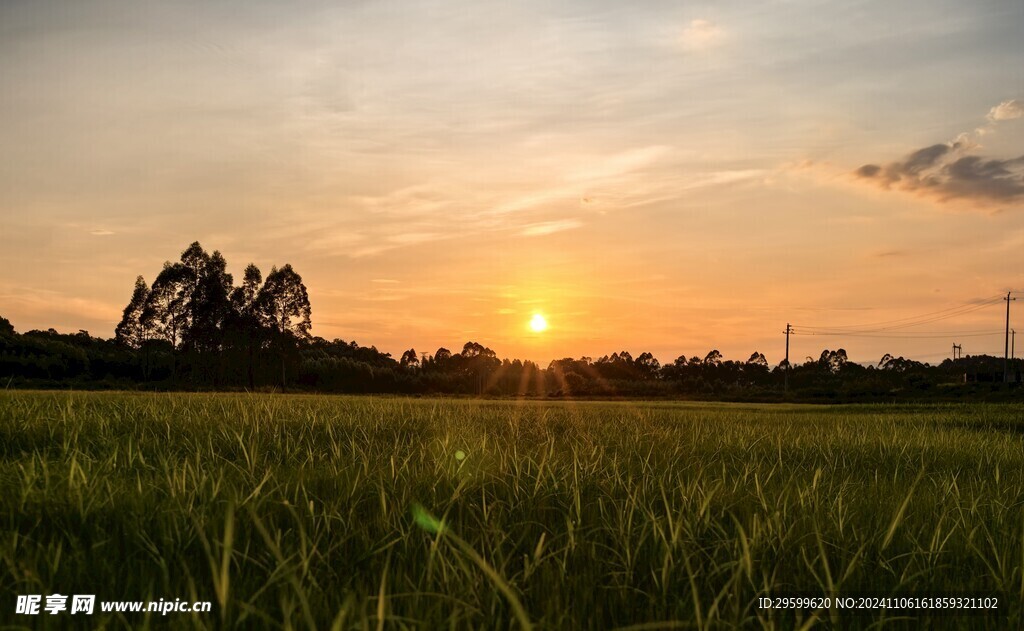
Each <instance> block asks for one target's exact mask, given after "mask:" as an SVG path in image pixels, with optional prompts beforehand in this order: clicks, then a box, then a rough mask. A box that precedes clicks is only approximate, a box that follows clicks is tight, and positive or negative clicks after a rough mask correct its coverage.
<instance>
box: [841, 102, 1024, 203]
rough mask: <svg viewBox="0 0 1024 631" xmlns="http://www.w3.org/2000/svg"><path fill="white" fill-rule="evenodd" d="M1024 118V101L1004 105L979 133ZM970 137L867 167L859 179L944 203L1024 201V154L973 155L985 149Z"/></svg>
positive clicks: (859, 172)
mask: <svg viewBox="0 0 1024 631" xmlns="http://www.w3.org/2000/svg"><path fill="white" fill-rule="evenodd" d="M1021 116H1024V103H1022V102H1021V101H1018V100H1010V101H1003V102H1002V103H1000V104H999V105H997V106H995V107H993V108H992V109H991V110H990V111H989V113H988V119H989V121H990V125H989V126H988V127H987V128H981V129H978V130H976V132H977V133H978V135H982V132H983V130H984V133H993V132H994V131H995V122H996V121H1004V120H1011V119H1014V118H1020V117H1021ZM980 148H981V145H980V144H978V143H977V142H975V141H974V140H973V139H972V138H971V135H970V134H960V135H959V136H957V138H956V140H954V141H952V142H948V143H938V144H934V145H931V146H928V147H923V148H921V149H918V150H916V151H914V152H912V153H910V154H909V155H907V156H906V157H905V158H904V159H903V160H899V161H895V162H890V163H888V164H884V165H882V164H865V165H863V166H861V167H860V168H858V169H857V170H856V171H854V173H853V174H854V176H855V177H856V178H857V179H859V180H862V181H865V182H868V183H871V184H874V185H876V186H879V187H881V188H883V189H885V190H891V189H893V188H896V189H899V190H903V191H909V192H912V193H915V194H919V195H923V196H927V197H931V198H933V199H936V200H938V201H940V202H945V201H949V200H953V199H961V200H969V201H974V202H977V203H988V204H992V203H997V204H1005V203H1008V202H1009V203H1013V202H1018V201H1024V156H1020V157H1016V158H1006V159H1000V158H987V157H983V156H979V155H972V153H971V152H973V151H975V150H977V149H980Z"/></svg>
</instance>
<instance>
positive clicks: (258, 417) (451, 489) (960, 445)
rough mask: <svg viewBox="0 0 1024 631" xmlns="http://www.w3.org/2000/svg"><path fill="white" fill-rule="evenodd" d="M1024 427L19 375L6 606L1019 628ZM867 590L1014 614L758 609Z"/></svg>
mask: <svg viewBox="0 0 1024 631" xmlns="http://www.w3.org/2000/svg"><path fill="white" fill-rule="evenodd" d="M1022 429H1024V426H1022V425H1021V419H1020V413H1019V408H1018V407H1017V406H1010V405H996V404H942V405H936V404H920V405H896V406H884V405H872V406H865V407H858V406H835V407H829V408H823V407H820V406H813V407H812V406H795V405H773V406H761V405H749V404H745V405H735V404H731V405H730V404H718V403H716V404H693V403H677V402H653V403H652V402H608V401H602V402H579V401H522V400H519V401H486V400H480V399H465V400H452V399H448V400H438V399H411V398H407V397H406V398H391V397H374V398H355V397H347V398H344V399H339V398H336V397H330V396H301V397H300V396H290V395H286V396H267V395H259V394H256V395H252V394H177V393H175V394H159V393H77V392H76V393H64V392H59V393H40V392H3V391H0V533H2V534H0V542H2V545H0V584H2V585H3V591H4V593H5V594H8V595H10V596H9V598H10V600H8V601H7V602H5V603H4V604H3V606H4V607H6V608H12V607H13V606H14V596H13V595H14V594H39V593H42V594H51V593H61V594H69V593H70V594H76V593H79V594H82V593H86V594H92V593H95V594H97V597H98V598H99V599H102V600H131V601H134V600H140V599H156V598H167V599H172V600H173V599H175V598H182V599H187V600H190V601H192V600H210V601H213V610H212V612H211V613H210V614H171V615H168V616H167V617H164V618H161V617H159V616H151V617H150V618H149V619H146V618H145V616H144V615H142V614H136V615H132V614H119V615H117V616H113V615H110V614H106V615H104V614H100V613H97V614H96V615H94V616H92V617H87V618H82V617H80V616H79V617H78V622H79V624H80V625H81V628H86V627H88V628H193V629H261V628H267V629H314V628H320V629H328V628H331V629H381V628H385V629H391V628H407V629H522V628H529V627H531V626H532V627H533V628H536V629H614V628H618V627H622V628H635V629H676V628H689V629H732V628H765V629H798V628H799V629H808V628H829V629H836V628H851V629H865V628H884V629H889V628H896V629H904V628H906V629H916V628H925V629H928V628H942V629H950V628H953V629H981V628H1004V629H1014V628H1016V629H1019V628H1021V625H1022V622H1024V620H1022V613H1024V609H1022V607H1024V605H1022V602H1024V601H1022V598H1021V593H1022V590H1024V588H1022V585H1024V575H1022V573H1021V572H1022V566H1021V559H1022V558H1024V522H1022V520H1021V513H1020V507H1021V505H1022V502H1024V452H1022V451H1021V441H1020V432H1021V431H1022ZM856 594H874V595H880V596H886V597H891V598H897V597H900V596H916V597H926V596H944V595H945V596H952V595H971V594H973V595H981V596H985V597H990V598H991V597H995V598H998V599H999V602H998V605H999V608H998V609H997V610H996V611H995V612H988V613H987V614H986V613H983V612H978V611H975V612H973V613H972V614H971V615H965V614H964V612H962V611H961V612H957V614H959V615H957V614H954V615H952V616H950V617H945V618H941V619H938V620H932V624H930V625H929V624H927V621H924V620H920V619H919V618H920V617H921V616H928V615H929V613H931V612H921V611H918V612H912V615H911V617H910V618H909V619H903V620H902V621H900V620H899V619H898V618H899V615H898V614H897V613H895V612H891V611H890V612H888V613H883V612H880V611H878V610H875V611H862V612H860V613H851V612H849V611H841V612H840V611H834V610H833V611H829V610H821V611H816V612H814V613H813V614H812V613H811V612H810V611H804V612H802V613H801V614H799V615H797V614H794V613H792V612H784V611H779V610H775V611H766V610H762V609H759V608H758V600H757V599H758V598H760V597H764V596H793V595H805V596H826V595H842V596H853V595H856ZM5 598H6V597H5ZM4 611H5V613H6V612H10V611H11V609H4ZM8 616H9V617H8V620H10V621H11V622H17V623H21V624H26V625H29V624H31V625H35V624H37V623H38V625H40V628H55V629H56V628H68V626H69V625H70V624H71V623H72V622H74V621H76V618H75V617H71V616H68V615H67V614H63V615H59V616H49V615H41V616H38V617H37V618H36V619H32V618H29V617H24V616H23V617H21V619H20V620H18V619H12V617H10V614H8ZM13 618H17V617H16V616H15V617H13ZM883 618H885V620H883ZM815 620H817V621H818V622H819V624H817V625H814V621H815ZM940 623H941V624H940ZM629 625H637V626H635V627H629Z"/></svg>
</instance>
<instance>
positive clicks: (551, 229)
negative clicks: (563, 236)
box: [519, 219, 583, 237]
mask: <svg viewBox="0 0 1024 631" xmlns="http://www.w3.org/2000/svg"><path fill="white" fill-rule="evenodd" d="M582 225H583V222H582V221H580V220H578V219H560V220H558V221H543V222H540V223H534V224H530V225H528V226H526V227H525V228H523V230H522V232H520V233H519V234H521V235H522V236H524V237H539V236H543V235H547V234H554V233H556V232H562V231H563V230H572V229H573V228H579V227H580V226H582Z"/></svg>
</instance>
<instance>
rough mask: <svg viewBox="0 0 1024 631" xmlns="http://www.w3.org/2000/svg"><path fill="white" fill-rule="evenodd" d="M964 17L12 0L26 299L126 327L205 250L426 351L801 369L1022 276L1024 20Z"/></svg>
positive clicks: (50, 310)
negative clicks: (704, 359) (132, 313)
mask: <svg viewBox="0 0 1024 631" xmlns="http://www.w3.org/2000/svg"><path fill="white" fill-rule="evenodd" d="M939 4H941V5H942V6H939V5H937V4H936V3H934V2H923V1H918V2H909V3H901V4H900V6H899V7H897V8H893V7H892V6H890V5H889V4H888V3H882V2H867V3H857V4H856V5H855V6H845V4H844V5H842V6H821V5H819V4H816V3H810V2H792V3H786V5H785V6H782V5H779V6H775V5H771V6H768V5H765V6H763V7H760V8H750V7H744V6H739V5H737V6H732V5H721V4H720V3H715V4H712V3H707V4H700V3H696V4H688V5H686V6H677V5H676V4H671V3H659V2H654V3H649V4H645V5H644V6H643V7H631V6H625V5H622V4H621V3H611V2H607V3H604V2H587V3H582V2H581V3H573V2H570V3H566V4H559V6H557V7H552V6H549V3H539V2H523V3H504V4H492V3H486V2H485V3H480V2H473V3H469V2H466V3H462V2H445V3H440V2H398V1H395V2H380V3H367V4H359V5H351V6H340V7H339V6H333V3H324V4H320V3H311V4H310V5H308V7H307V10H304V11H302V12H295V11H289V10H286V9H285V8H284V7H276V6H273V5H272V4H267V5H264V4H256V3H238V5H237V6H234V7H232V6H231V4H230V3H225V4H224V5H217V6H209V5H208V4H206V3H195V4H188V3H184V4H180V5H174V6H153V5H144V6H142V5H136V4H134V3H132V4H126V3H121V2H116V1H113V0H110V1H103V2H91V1H90V2H68V3H47V4H46V5H45V6H42V5H41V4H40V3H4V4H3V5H0V85H2V87H3V89H2V90H0V146H3V147H4V148H5V151H4V152H3V157H2V158H0V314H2V315H4V316H5V317H7V318H9V319H10V320H11V321H12V322H13V323H14V325H15V327H16V328H17V329H18V330H20V331H24V330H27V329H31V328H47V327H51V326H52V327H55V328H57V329H58V330H65V331H75V330H78V329H80V328H83V329H88V330H89V331H90V332H92V333H93V334H98V335H104V336H107V335H111V334H112V332H113V327H114V325H115V324H116V322H117V320H118V319H119V317H120V311H121V309H122V308H123V306H124V304H125V303H126V301H127V300H128V298H129V296H130V294H131V290H132V285H133V282H134V278H135V276H136V275H137V274H143V275H144V276H145V277H146V279H147V280H148V281H152V280H153V278H154V276H155V275H156V273H157V272H158V271H159V269H160V266H161V265H162V263H163V262H164V261H165V260H168V259H175V258H177V256H178V255H179V254H180V252H181V250H183V249H184V248H185V247H186V246H187V245H188V244H189V243H190V242H192V241H194V240H199V241H200V242H201V243H202V244H203V246H204V247H206V248H207V249H209V250H214V249H219V250H220V251H221V252H222V253H223V254H224V255H225V257H226V258H227V260H228V263H229V268H230V271H232V272H233V273H234V274H235V275H236V278H237V277H240V275H241V272H242V270H243V269H244V266H245V265H246V264H247V263H248V262H250V261H252V262H255V263H257V264H258V265H259V266H261V267H262V268H263V269H264V272H266V271H268V270H269V268H270V266H271V265H273V264H283V263H286V262H287V263H291V264H292V265H293V266H294V267H295V268H296V270H297V271H298V272H299V273H300V274H302V276H303V278H304V280H305V282H306V285H307V286H308V288H309V293H310V298H311V301H312V304H313V323H314V333H315V334H317V335H321V336H324V337H328V338H334V337H340V338H343V339H345V340H352V339H355V340H357V341H358V342H359V343H361V344H366V345H370V344H372V345H376V346H377V347H378V348H380V349H382V350H385V351H388V352H391V353H393V354H394V355H395V356H398V355H399V354H400V353H401V352H402V351H403V350H405V349H407V348H410V347H414V348H416V349H417V350H418V351H429V352H433V351H434V350H436V349H437V348H438V347H440V346H445V347H447V348H450V349H452V350H458V349H460V348H461V346H462V344H463V343H464V342H466V341H467V340H474V341H478V342H480V343H483V344H486V345H488V346H490V347H492V348H494V349H495V350H496V351H497V352H498V354H499V355H500V356H507V357H521V358H529V359H534V360H537V361H541V362H546V361H547V360H549V359H551V358H556V357H564V356H574V357H579V356H581V355H587V356H592V357H597V356H601V355H604V354H608V353H611V352H613V351H618V350H622V349H627V350H629V351H631V352H633V354H634V355H637V354H639V353H640V352H642V351H652V352H654V354H655V355H656V356H657V357H658V358H659V359H661V360H662V361H671V360H672V359H673V358H674V357H676V356H678V355H680V354H685V355H687V356H690V355H693V354H700V355H704V354H705V353H707V352H708V351H709V350H711V349H712V348H717V349H719V350H721V351H722V352H723V353H724V354H725V356H726V357H727V358H733V359H746V357H747V356H749V355H750V353H751V352H752V351H755V350H758V351H761V352H763V353H765V354H766V355H767V357H768V359H769V361H771V362H772V363H775V362H777V361H779V360H780V359H781V358H782V353H783V349H784V345H783V344H784V338H783V336H782V335H781V332H782V330H783V328H784V327H785V325H786V323H787V322H792V323H794V324H796V325H804V326H820V327H839V326H857V325H869V324H871V323H875V322H879V321H889V320H893V319H897V318H906V317H910V316H915V315H917V314H922V313H929V312H934V311H937V310H942V309H947V308H952V307H956V306H957V305H961V304H965V303H970V302H971V301H976V300H980V299H985V298H989V297H992V296H995V295H997V294H1000V293H1005V292H1006V291H1008V290H1014V289H1021V290H1024V266H1022V264H1021V258H1020V253H1021V252H1022V251H1024V248H1022V246H1024V214H1022V213H1024V175H1022V170H1024V161H1021V160H1019V159H1018V157H1019V156H1021V155H1022V154H1024V75H1022V74H1021V72H1020V67H1021V65H1020V60H1021V59H1024V42H1022V38H1020V37H1019V34H1020V32H1021V31H1022V30H1024V7H1022V5H1020V4H1019V3H1018V2H994V3H986V4H985V6H984V7H976V6H968V5H963V4H962V3H952V2H950V3H948V6H946V4H945V3H939ZM882 14H885V15H887V16H888V17H889V19H888V20H887V21H886V22H885V23H881V22H879V20H878V19H877V16H878V15H882ZM936 147H938V149H936ZM921 150H924V151H921ZM865 165H874V166H872V167H871V168H868V167H866V166H865ZM862 167H865V168H863V169H862ZM1017 304H1018V305H1021V306H1022V307H1024V305H1022V303H1017ZM535 312H540V313H543V314H544V315H545V316H547V318H548V320H549V323H550V328H549V330H548V331H546V332H544V333H542V334H535V333H531V332H530V331H529V328H528V322H529V320H530V318H531V316H532V315H533V314H534V313H535ZM1004 313H1005V312H1004V311H1003V308H1002V306H1001V305H1000V304H995V303H993V305H992V306H991V307H986V308H982V309H978V310H974V311H970V312H969V313H964V314H962V315H959V316H957V317H951V318H949V319H945V320H941V321H936V322H932V323H926V324H923V325H921V326H918V327H911V328H907V329H900V330H899V332H898V333H897V332H885V333H884V335H885V336H886V337H880V338H879V337H866V336H864V335H857V336H841V337H811V336H806V335H805V336H797V337H795V338H794V339H793V356H794V357H795V358H796V359H802V358H803V357H804V356H806V355H814V356H817V355H818V354H819V353H820V352H821V349H822V348H826V347H828V348H835V347H839V346H842V347H844V348H846V349H847V350H848V351H849V354H850V356H851V357H852V358H853V359H855V360H858V361H877V360H878V358H879V357H880V356H881V355H882V353H884V352H892V353H894V354H902V355H907V356H910V357H914V358H918V359H922V360H925V361H941V359H942V358H943V357H944V356H947V355H948V352H949V348H950V345H951V344H952V343H953V342H954V341H955V342H960V343H962V344H963V348H964V352H965V354H975V353H983V352H987V353H998V354H1001V352H1002V343H1003V340H1002V335H1001V333H999V332H1000V331H1001V330H1002V327H1003V316H1004ZM1014 321H1015V322H1018V323H1022V324H1024V321H1022V320H1020V319H1019V317H1016V316H1015V320H1014ZM863 328H864V327H862V329H863ZM867 328H870V327H867ZM1020 328H1022V330H1024V326H1022V327H1020ZM804 330H805V331H806V330H807V329H804ZM926 335H934V337H925V336H926Z"/></svg>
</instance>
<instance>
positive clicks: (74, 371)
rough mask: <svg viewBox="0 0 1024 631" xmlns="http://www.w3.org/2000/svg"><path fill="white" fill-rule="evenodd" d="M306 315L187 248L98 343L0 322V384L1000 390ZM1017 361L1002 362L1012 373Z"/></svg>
mask: <svg viewBox="0 0 1024 631" xmlns="http://www.w3.org/2000/svg"><path fill="white" fill-rule="evenodd" d="M311 318H312V308H311V305H310V301H309V295H308V292H307V290H306V287H305V285H304V284H303V282H302V277H301V276H300V275H299V274H298V272H296V271H295V270H294V269H293V268H292V266H291V265H287V264H286V265H283V266H281V267H274V268H272V269H271V271H270V273H269V274H267V276H266V278H264V277H263V274H262V272H261V271H260V269H259V268H258V267H257V266H256V265H254V264H249V265H248V266H247V267H246V268H245V272H244V274H243V277H242V282H241V283H240V284H239V285H237V286H236V285H235V284H234V278H233V276H232V275H231V274H230V273H228V272H227V262H226V261H225V259H224V257H223V256H222V255H221V254H220V252H217V251H214V252H213V253H208V252H206V251H205V250H204V249H203V248H202V246H201V245H200V244H199V243H198V242H196V243H193V244H191V245H190V246H189V247H188V248H186V249H185V251H184V252H182V254H181V257H180V259H179V260H178V261H176V262H173V263H172V262H169V261H168V262H167V263H165V264H164V266H163V269H162V270H161V271H160V272H159V273H158V274H157V276H156V277H155V278H154V280H153V282H152V284H151V285H150V284H147V282H146V280H145V279H144V277H142V276H139V277H138V278H137V279H136V281H135V287H134V290H133V291H132V294H131V298H130V299H129V301H128V304H127V306H126V307H125V308H124V311H123V314H122V317H121V321H120V322H119V324H118V325H117V328H116V329H115V335H114V337H113V338H112V339H103V338H98V337H93V336H91V335H89V334H88V332H86V331H79V332H78V333H74V334H62V333H58V332H56V331H54V330H53V329H49V330H47V331H29V332H26V333H24V334H18V333H17V332H15V331H14V327H13V326H11V324H10V322H9V321H7V320H6V319H4V318H2V317H0V379H3V382H4V384H6V385H7V386H8V387H9V386H12V385H13V386H16V387H21V386H24V387H66V386H71V387H82V388H96V387H109V388H145V389H166V390H180V389H195V390H242V389H245V390H269V389H274V390H300V391H315V392H349V393H406V394H466V395H493V396H528V397H574V396H585V397H606V396H607V397H695V398H721V399H734V400H782V399H790V398H796V399H806V400H832V401H837V400H882V399H890V398H893V397H901V398H906V397H910V398H936V397H938V398H950V397H953V398H955V397H961V396H971V395H978V394H982V395H985V396H991V395H992V393H993V392H1002V391H1003V390H1006V389H1004V388H1002V387H1001V385H1000V384H999V382H1001V380H1002V367H1003V364H1002V361H1003V360H1002V358H995V357H989V356H984V355H982V356H974V357H965V358H961V359H957V360H956V361H953V360H949V359H947V360H945V361H944V362H942V363H941V364H939V365H937V366H931V365H928V364H924V363H921V362H917V361H914V360H910V359H906V358H903V357H894V356H892V355H888V354H886V355H885V356H883V357H882V358H881V360H880V361H879V362H878V364H877V365H871V366H863V365H860V364H857V363H854V362H851V361H849V358H848V357H847V353H846V351H845V350H844V349H841V348H840V349H836V350H829V349H826V350H824V351H822V353H821V355H820V356H819V357H817V358H811V357H808V358H807V360H806V361H804V362H802V363H800V364H792V365H787V364H786V363H785V362H782V363H780V364H778V365H776V366H774V367H773V366H771V365H770V364H769V362H768V361H767V359H766V358H765V356H764V354H762V353H760V352H753V353H751V355H750V356H749V357H748V358H747V359H746V360H745V361H735V360H727V359H725V358H724V357H723V356H722V354H721V353H720V352H719V351H717V350H712V351H710V352H708V353H706V354H704V355H696V356H691V357H686V356H679V357H678V358H676V359H675V360H674V361H673V362H671V363H667V364H664V365H662V364H661V363H660V362H659V361H658V360H657V359H656V358H655V357H654V355H653V354H651V353H649V352H644V353H640V354H639V355H637V356H636V357H634V356H633V355H632V354H631V353H629V352H628V351H619V352H615V353H612V354H611V355H605V356H603V357H600V358H597V359H594V358H591V357H580V358H578V359H576V358H564V359H558V360H554V361H551V362H550V363H549V364H548V366H547V367H544V368H542V367H540V366H538V365H537V364H535V363H534V362H531V361H523V360H519V359H513V360H509V359H500V358H499V357H498V355H497V353H496V352H495V351H494V350H492V349H490V348H488V347H486V346H484V345H482V344H480V343H478V342H474V341H469V342H466V343H465V344H464V345H463V347H462V349H461V350H460V351H458V352H453V351H451V350H449V349H447V348H443V347H442V348H438V349H437V350H436V351H434V352H433V353H417V351H416V350H415V349H409V350H407V351H405V352H404V353H402V355H401V357H400V358H399V359H397V360H396V359H394V358H392V357H391V355H390V354H388V353H382V352H380V351H378V350H377V349H376V348H375V347H373V346H370V347H364V346H360V345H359V344H357V343H356V342H354V341H348V342H346V341H345V340H341V339H335V340H331V341H328V340H325V339H324V338H321V337H316V336H312V335H311V334H310V329H311ZM1021 364H1022V362H1021V360H1015V361H1014V363H1013V367H1012V371H1013V374H1014V375H1015V376H1018V375H1019V373H1020V371H1021V368H1022V365H1021ZM1017 378H1018V379H1019V377H1017ZM1007 392H1009V390H1007ZM998 396H1002V395H998Z"/></svg>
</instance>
